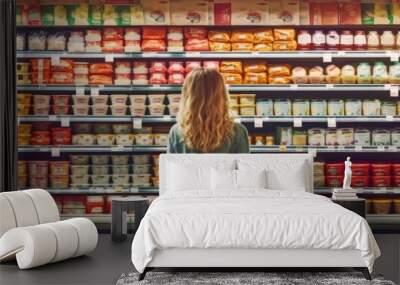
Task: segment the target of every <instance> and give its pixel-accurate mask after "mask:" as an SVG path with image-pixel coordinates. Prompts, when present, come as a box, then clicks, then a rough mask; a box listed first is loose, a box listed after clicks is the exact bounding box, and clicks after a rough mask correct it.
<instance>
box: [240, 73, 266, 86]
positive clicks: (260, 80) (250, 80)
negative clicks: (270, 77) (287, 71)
mask: <svg viewBox="0 0 400 285" xmlns="http://www.w3.org/2000/svg"><path fill="white" fill-rule="evenodd" d="M244 84H267V73H266V72H257V73H253V72H248V73H246V74H245V76H244Z"/></svg>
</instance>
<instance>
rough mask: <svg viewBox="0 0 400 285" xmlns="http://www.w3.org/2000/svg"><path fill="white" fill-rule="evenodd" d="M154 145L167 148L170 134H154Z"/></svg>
mask: <svg viewBox="0 0 400 285" xmlns="http://www.w3.org/2000/svg"><path fill="white" fill-rule="evenodd" d="M153 137H154V144H155V145H162V146H165V145H167V144H168V134H154V136H153Z"/></svg>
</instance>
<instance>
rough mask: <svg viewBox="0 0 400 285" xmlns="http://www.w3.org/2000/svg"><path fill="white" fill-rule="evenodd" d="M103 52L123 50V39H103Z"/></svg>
mask: <svg viewBox="0 0 400 285" xmlns="http://www.w3.org/2000/svg"><path fill="white" fill-rule="evenodd" d="M102 51H103V52H124V41H123V40H111V41H103V47H102Z"/></svg>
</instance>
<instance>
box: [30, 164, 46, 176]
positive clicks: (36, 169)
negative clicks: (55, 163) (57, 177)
mask: <svg viewBox="0 0 400 285" xmlns="http://www.w3.org/2000/svg"><path fill="white" fill-rule="evenodd" d="M28 168H29V175H30V176H47V175H48V173H49V162H48V161H47V160H31V161H29V162H28Z"/></svg>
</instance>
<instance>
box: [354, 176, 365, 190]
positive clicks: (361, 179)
mask: <svg viewBox="0 0 400 285" xmlns="http://www.w3.org/2000/svg"><path fill="white" fill-rule="evenodd" d="M351 186H352V187H368V186H369V176H352V177H351Z"/></svg>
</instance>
